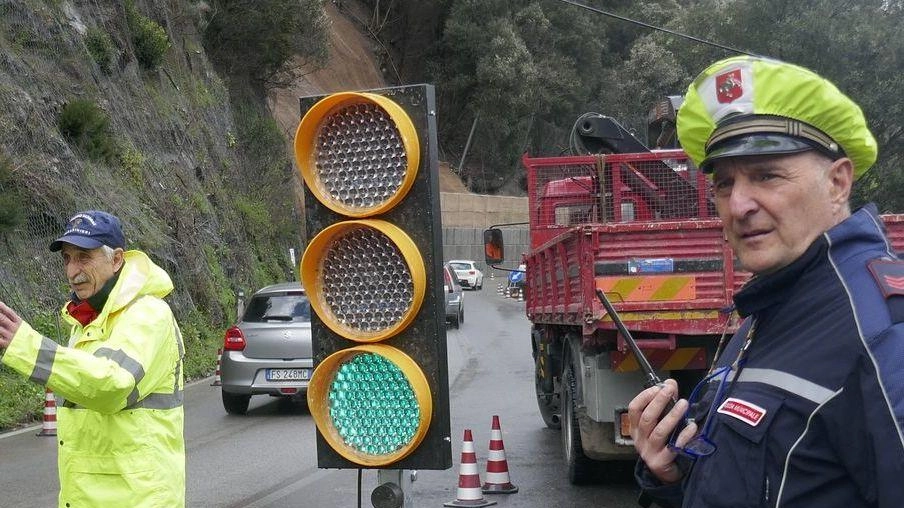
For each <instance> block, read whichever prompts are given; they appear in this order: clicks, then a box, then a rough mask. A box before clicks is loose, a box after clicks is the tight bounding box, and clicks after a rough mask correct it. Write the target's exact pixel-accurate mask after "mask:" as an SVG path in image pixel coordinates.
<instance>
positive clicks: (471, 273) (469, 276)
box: [449, 259, 483, 289]
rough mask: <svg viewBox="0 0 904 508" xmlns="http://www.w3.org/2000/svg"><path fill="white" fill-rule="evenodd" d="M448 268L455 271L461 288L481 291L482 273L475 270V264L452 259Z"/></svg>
mask: <svg viewBox="0 0 904 508" xmlns="http://www.w3.org/2000/svg"><path fill="white" fill-rule="evenodd" d="M449 266H451V267H452V269H453V270H455V275H456V276H457V277H458V280H459V281H460V282H461V286H462V287H466V288H471V289H483V272H481V271H480V270H478V269H477V263H476V262H474V261H471V260H469V259H453V260H451V261H449Z"/></svg>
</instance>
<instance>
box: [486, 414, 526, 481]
mask: <svg viewBox="0 0 904 508" xmlns="http://www.w3.org/2000/svg"><path fill="white" fill-rule="evenodd" d="M482 490H483V493H484V494H514V493H515V492H518V487H516V486H514V485H512V481H511V479H510V478H509V471H508V462H507V461H506V460H505V445H504V444H502V429H501V428H500V426H499V416H498V415H493V428H492V429H491V430H490V451H489V453H488V454H487V481H486V483H484V484H483V489H482Z"/></svg>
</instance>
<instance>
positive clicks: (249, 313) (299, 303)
mask: <svg viewBox="0 0 904 508" xmlns="http://www.w3.org/2000/svg"><path fill="white" fill-rule="evenodd" d="M310 320H311V304H310V302H309V301H308V297H307V296H305V295H304V294H302V293H295V294H293V293H289V294H272V295H258V296H255V297H253V298H251V301H250V302H249V303H248V308H247V309H245V315H244V316H243V317H242V321H245V322H251V323H263V322H266V321H292V322H296V323H304V322H308V321H310Z"/></svg>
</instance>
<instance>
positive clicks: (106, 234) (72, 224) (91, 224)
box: [50, 210, 126, 252]
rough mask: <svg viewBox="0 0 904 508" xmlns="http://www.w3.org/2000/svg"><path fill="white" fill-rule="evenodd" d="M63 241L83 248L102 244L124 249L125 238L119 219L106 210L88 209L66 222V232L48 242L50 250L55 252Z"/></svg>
mask: <svg viewBox="0 0 904 508" xmlns="http://www.w3.org/2000/svg"><path fill="white" fill-rule="evenodd" d="M64 243H69V244H72V245H75V246H76V247H81V248H83V249H96V248H98V247H100V246H102V245H106V246H107V247H110V248H113V249H117V248H118V249H125V248H126V238H125V236H123V234H122V226H121V225H120V223H119V219H118V218H116V216H114V215H110V214H109V213H107V212H100V211H97V210H88V211H85V212H79V213H77V214H75V215H73V216H72V217H71V218H70V219H69V222H68V223H67V224H66V232H65V233H63V236H61V237H59V238H57V239H56V240H54V241H53V243H51V244H50V252H57V251H59V250H61V249H62V248H63V244H64Z"/></svg>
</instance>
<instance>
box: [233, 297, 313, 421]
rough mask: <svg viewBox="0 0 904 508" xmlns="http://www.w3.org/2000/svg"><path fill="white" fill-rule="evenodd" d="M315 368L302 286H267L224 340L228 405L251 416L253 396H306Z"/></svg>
mask: <svg viewBox="0 0 904 508" xmlns="http://www.w3.org/2000/svg"><path fill="white" fill-rule="evenodd" d="M313 367H314V360H313V358H312V348H311V306H310V302H308V297H307V295H306V294H305V292H304V290H303V289H302V288H301V285H300V284H299V283H298V282H290V283H283V284H275V285H272V286H267V287H265V288H263V289H261V290H260V291H258V292H256V293H254V295H253V296H252V297H251V299H250V300H249V301H248V304H247V305H246V306H245V309H244V312H242V316H241V318H240V320H239V322H238V323H236V324H235V326H233V327H231V328H229V329H228V330H226V334H225V336H224V338H223V356H222V358H221V361H220V379H221V383H222V394H223V407H224V408H225V409H226V412H227V413H229V414H245V413H246V412H247V411H248V402H249V401H250V399H251V396H252V395H258V394H266V395H270V396H273V397H299V398H302V397H304V396H305V395H306V394H307V390H308V380H309V379H310V378H311V371H312V370H313Z"/></svg>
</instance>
